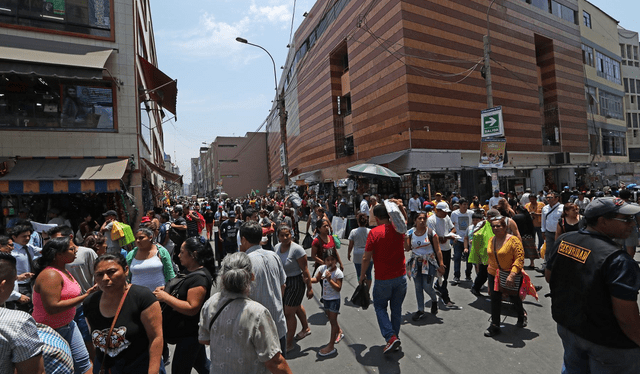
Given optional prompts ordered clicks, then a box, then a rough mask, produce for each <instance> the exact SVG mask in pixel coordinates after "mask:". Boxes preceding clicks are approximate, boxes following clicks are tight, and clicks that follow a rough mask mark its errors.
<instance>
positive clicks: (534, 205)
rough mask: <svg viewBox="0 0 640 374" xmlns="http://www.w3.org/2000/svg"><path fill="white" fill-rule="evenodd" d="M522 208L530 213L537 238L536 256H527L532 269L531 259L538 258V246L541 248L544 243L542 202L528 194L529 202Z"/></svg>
mask: <svg viewBox="0 0 640 374" xmlns="http://www.w3.org/2000/svg"><path fill="white" fill-rule="evenodd" d="M524 208H525V209H526V210H527V211H528V212H529V214H530V215H531V219H532V220H533V229H534V230H535V232H536V237H537V238H538V256H536V257H528V258H529V266H528V268H530V269H532V268H534V267H535V265H534V264H533V260H535V259H536V258H540V248H542V243H544V236H542V228H541V227H540V226H541V225H542V208H544V203H543V202H540V201H538V199H537V197H536V196H535V195H529V202H528V203H527V205H525V206H524Z"/></svg>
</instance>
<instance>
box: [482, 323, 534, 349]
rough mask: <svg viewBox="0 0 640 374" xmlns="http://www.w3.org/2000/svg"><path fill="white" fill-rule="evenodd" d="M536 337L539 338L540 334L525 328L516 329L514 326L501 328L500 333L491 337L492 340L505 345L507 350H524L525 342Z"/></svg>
mask: <svg viewBox="0 0 640 374" xmlns="http://www.w3.org/2000/svg"><path fill="white" fill-rule="evenodd" d="M538 336H540V334H538V333H537V332H533V331H531V330H529V329H528V328H526V327H525V328H518V327H516V326H508V327H504V328H502V333H501V334H500V335H497V336H495V337H493V339H494V340H496V341H498V342H500V343H505V344H506V346H507V347H508V348H524V347H525V346H526V345H527V344H526V343H525V341H527V340H533V339H535V338H537V337H538Z"/></svg>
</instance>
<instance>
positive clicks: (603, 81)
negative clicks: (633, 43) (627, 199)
mask: <svg viewBox="0 0 640 374" xmlns="http://www.w3.org/2000/svg"><path fill="white" fill-rule="evenodd" d="M578 4H579V6H580V36H581V43H582V46H581V48H582V62H583V66H584V81H585V95H586V99H587V107H586V108H587V125H588V128H589V147H590V153H591V160H590V162H591V163H590V168H589V173H588V175H587V181H588V182H589V184H594V185H596V186H601V185H602V184H611V183H615V181H616V180H617V179H619V175H620V174H622V175H632V174H633V165H632V164H629V157H628V154H627V126H626V122H625V109H624V97H625V93H624V86H623V80H622V71H621V69H620V67H621V58H620V47H619V41H618V39H619V37H618V21H617V20H615V19H614V18H613V17H611V16H610V15H608V14H607V13H605V12H603V11H602V10H600V9H599V8H598V7H596V6H595V5H593V4H591V3H590V2H588V1H586V0H579V1H578Z"/></svg>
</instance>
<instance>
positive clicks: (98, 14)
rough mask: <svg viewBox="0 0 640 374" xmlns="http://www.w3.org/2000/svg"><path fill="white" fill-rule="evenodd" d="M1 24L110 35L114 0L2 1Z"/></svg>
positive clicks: (102, 35) (0, 9)
mask: <svg viewBox="0 0 640 374" xmlns="http://www.w3.org/2000/svg"><path fill="white" fill-rule="evenodd" d="M0 3H1V4H2V5H1V6H0V23H4V24H13V25H20V26H27V27H37V28H42V29H48V30H56V31H66V32H71V33H77V34H85V35H94V36H100V37H110V36H111V19H110V18H111V0H74V1H69V0H66V1H65V0H43V1H32V0H3V1H2V2H0Z"/></svg>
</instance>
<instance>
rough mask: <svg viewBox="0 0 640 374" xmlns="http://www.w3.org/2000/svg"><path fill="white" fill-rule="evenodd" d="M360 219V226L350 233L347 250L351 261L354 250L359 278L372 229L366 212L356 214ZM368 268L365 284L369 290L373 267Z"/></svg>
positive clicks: (358, 219) (354, 261)
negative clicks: (365, 248)
mask: <svg viewBox="0 0 640 374" xmlns="http://www.w3.org/2000/svg"><path fill="white" fill-rule="evenodd" d="M356 219H357V221H358V228H357V229H355V230H351V232H350V233H349V251H348V252H347V259H348V260H349V261H351V251H353V265H354V266H355V267H356V275H357V276H358V278H357V279H360V271H361V269H362V256H363V255H364V247H365V246H366V244H367V237H368V236H369V232H370V231H371V229H369V228H367V224H369V218H368V217H367V215H366V214H364V213H358V215H357V216H356ZM372 267H373V266H369V268H368V269H367V279H366V280H365V281H364V284H365V285H366V286H367V291H369V290H370V289H371V268H372Z"/></svg>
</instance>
